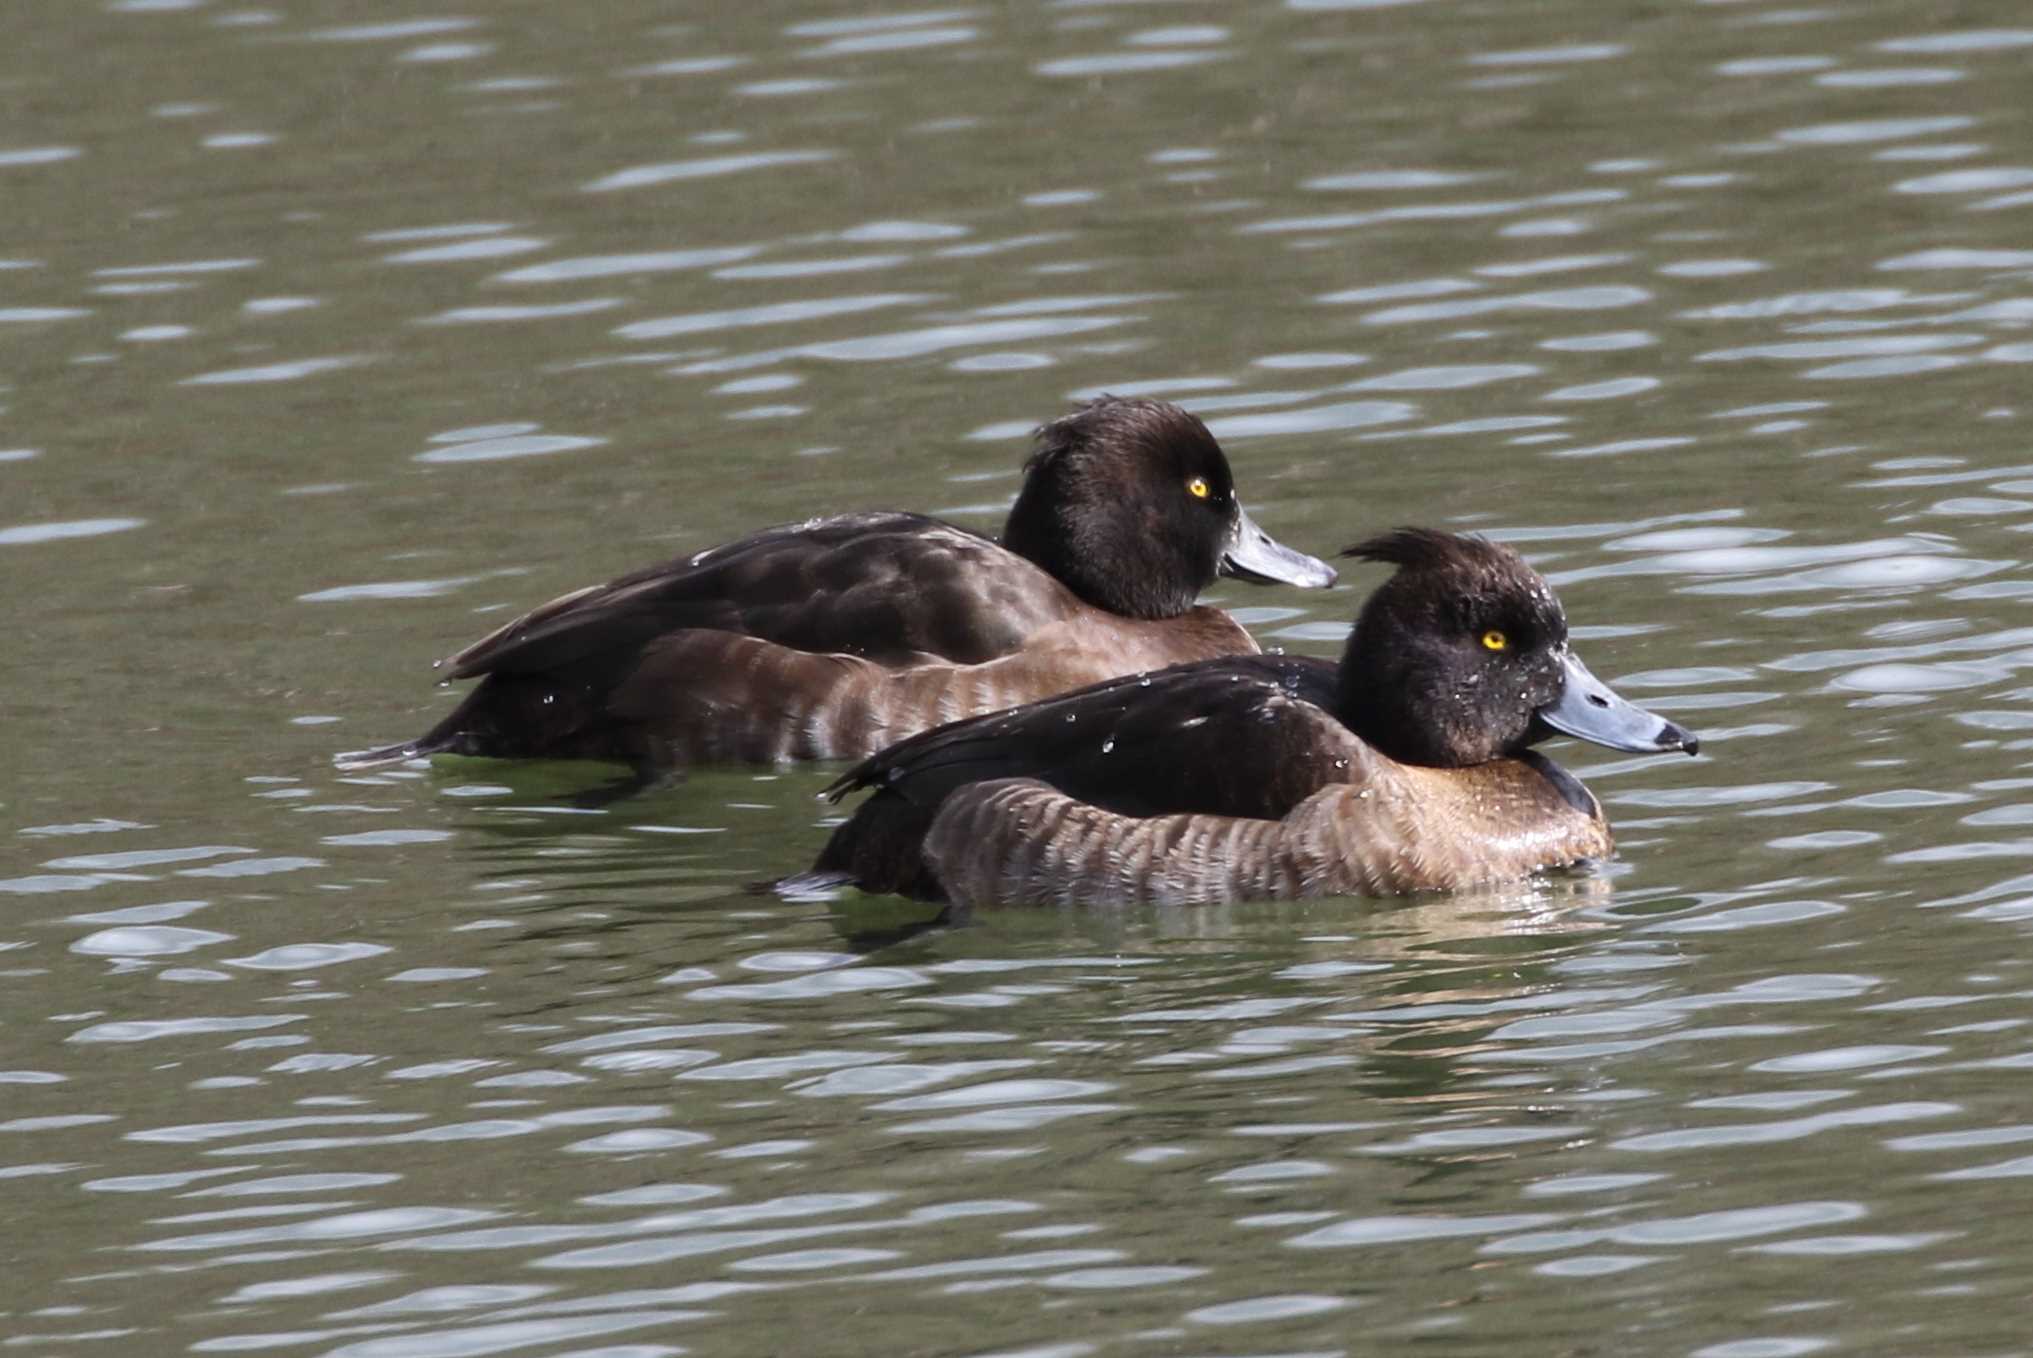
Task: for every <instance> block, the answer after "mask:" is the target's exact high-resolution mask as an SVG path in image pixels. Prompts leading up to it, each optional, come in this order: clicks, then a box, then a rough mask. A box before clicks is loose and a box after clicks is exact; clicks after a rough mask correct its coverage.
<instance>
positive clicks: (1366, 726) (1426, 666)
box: [1335, 597, 1478, 768]
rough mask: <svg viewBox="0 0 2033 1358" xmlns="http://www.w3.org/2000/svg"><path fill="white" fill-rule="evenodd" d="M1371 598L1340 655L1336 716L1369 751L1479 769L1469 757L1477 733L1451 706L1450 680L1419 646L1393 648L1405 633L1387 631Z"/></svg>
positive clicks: (1435, 764) (1417, 761) (1437, 765)
mask: <svg viewBox="0 0 2033 1358" xmlns="http://www.w3.org/2000/svg"><path fill="white" fill-rule="evenodd" d="M1376 605H1377V600H1376V598H1375V597H1372V599H1371V601H1370V604H1369V605H1368V606H1366V607H1365V608H1364V609H1363V611H1362V614H1361V616H1359V617H1358V618H1357V619H1356V623H1355V630H1354V631H1353V632H1351V633H1349V636H1348V645H1347V646H1346V647H1345V648H1344V649H1343V651H1342V653H1341V671H1340V674H1339V675H1338V676H1337V689H1336V702H1335V709H1336V710H1335V715H1336V716H1337V717H1339V718H1341V722H1342V724H1343V725H1344V726H1346V727H1348V729H1349V730H1351V731H1353V732H1355V734H1356V735H1358V736H1360V737H1361V738H1362V741H1363V743H1364V744H1366V745H1368V746H1370V747H1371V748H1372V749H1374V750H1376V751H1378V752H1379V753H1381V754H1384V755H1387V756H1389V757H1390V758H1392V759H1395V760H1397V761H1398V762H1399V763H1401V764H1422V765H1425V766H1427V767H1429V768H1460V767H1462V766H1464V765H1467V764H1471V763H1475V762H1478V761H1477V760H1475V759H1471V758H1464V757H1463V756H1462V751H1463V750H1464V749H1465V748H1467V747H1469V746H1471V745H1472V744H1474V740H1473V733H1472V732H1469V731H1466V730H1463V729H1460V728H1461V727H1462V725H1463V719H1462V715H1461V714H1460V713H1459V712H1458V711H1456V710H1455V708H1454V705H1453V704H1452V703H1451V702H1448V701H1447V700H1446V695H1447V694H1448V692H1449V683H1450V680H1449V676H1448V675H1447V674H1446V673H1445V671H1444V670H1443V668H1442V667H1441V666H1440V665H1439V664H1438V663H1436V661H1435V658H1434V657H1432V656H1430V655H1427V654H1425V653H1424V652H1423V650H1422V648H1420V647H1419V646H1417V645H1416V644H1411V643H1409V642H1403V641H1401V642H1400V643H1399V644H1393V643H1392V641H1391V637H1392V634H1393V633H1399V634H1400V635H1401V636H1402V635H1403V633H1402V630H1401V629H1399V628H1395V627H1388V626H1385V625H1383V624H1382V622H1381V621H1380V619H1379V618H1378V616H1376V615H1377V614H1378V612H1379V610H1378V608H1377V606H1376Z"/></svg>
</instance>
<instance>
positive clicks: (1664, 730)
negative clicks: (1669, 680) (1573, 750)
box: [1534, 648, 1701, 754]
mask: <svg viewBox="0 0 2033 1358" xmlns="http://www.w3.org/2000/svg"><path fill="white" fill-rule="evenodd" d="M1560 665H1561V670H1562V674H1563V677H1564V678H1565V680H1566V682H1565V683H1564V684H1563V685H1562V686H1561V689H1560V696H1559V697H1558V698H1555V699H1554V700H1553V701H1552V702H1550V703H1547V704H1546V705H1545V706H1544V707H1542V708H1540V709H1539V710H1538V712H1537V713H1536V714H1534V715H1535V716H1536V717H1537V718H1538V720H1539V722H1540V723H1542V724H1543V725H1545V726H1547V727H1550V728H1551V729H1552V730H1554V731H1557V732H1559V733H1560V734H1561V735H1563V736H1573V737H1574V738H1575V739H1577V740H1592V741H1594V742H1595V743H1596V744H1598V745H1607V746H1609V747H1610V748H1611V749H1612V750H1631V751H1634V752H1636V753H1639V754H1659V753H1661V752H1663V751H1666V750H1685V751H1686V752H1687V753H1688V754H1698V753H1700V751H1701V741H1700V740H1698V739H1697V738H1696V737H1695V735H1694V733H1693V732H1692V731H1689V730H1686V729H1685V728H1684V727H1680V726H1676V725H1674V724H1673V723H1672V722H1670V721H1667V720H1666V719H1665V718H1664V717H1662V716H1660V715H1659V714H1658V713H1656V712H1647V711H1646V710H1645V709H1644V708H1642V707H1638V706H1636V705H1635V704H1632V703H1628V702H1625V701H1624V700H1623V699H1622V698H1620V697H1618V696H1617V694H1616V690H1614V689H1612V688H1611V687H1610V686H1609V685H1608V684H1605V683H1604V682H1603V681H1602V680H1600V679H1598V678H1596V677H1595V676H1594V675H1593V674H1590V673H1589V672H1588V666H1586V665H1584V664H1582V663H1581V659H1580V657H1578V656H1576V655H1575V654H1574V653H1573V652H1572V651H1569V650H1566V649H1565V648H1562V651H1561V656H1560Z"/></svg>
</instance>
